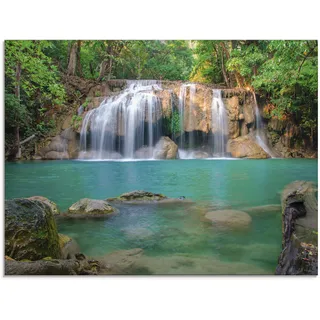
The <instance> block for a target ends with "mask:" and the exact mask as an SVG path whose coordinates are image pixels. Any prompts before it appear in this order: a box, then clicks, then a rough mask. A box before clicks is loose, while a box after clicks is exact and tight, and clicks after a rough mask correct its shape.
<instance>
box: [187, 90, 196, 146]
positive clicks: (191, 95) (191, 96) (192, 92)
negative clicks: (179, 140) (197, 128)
mask: <svg viewBox="0 0 320 320" xmlns="http://www.w3.org/2000/svg"><path fill="white" fill-rule="evenodd" d="M195 95H196V86H195V84H191V85H190V93H189V99H190V100H189V119H188V123H189V129H191V131H189V135H188V137H189V139H188V147H189V149H191V148H194V137H193V129H194V128H193V118H194V115H193V111H194V98H195Z"/></svg>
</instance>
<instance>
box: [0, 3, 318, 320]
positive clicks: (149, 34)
mask: <svg viewBox="0 0 320 320" xmlns="http://www.w3.org/2000/svg"><path fill="white" fill-rule="evenodd" d="M0 6H1V8H0V12H1V18H0V24H1V28H0V32H1V40H5V39H155V40H158V39H223V40H224V39H318V38H319V30H320V26H319V22H318V21H319V17H318V15H319V8H318V6H317V1H308V0H304V1H295V0H291V1H281V0H268V1H258V0H255V1H230V0H228V1H223V0H220V1H219V2H217V1H200V0H197V1H192V2H191V1H190V2H188V1H174V0H171V1H166V0H158V1H152V0H149V1H134V0H132V1H124V0H112V2H111V1H107V0H105V1H94V0H91V1H79V0H78V1H71V0H70V1H67V0H63V1H61V0H55V1H51V2H49V1H36V0H33V1H32V0H31V1H30V0H29V1H27V0H25V1H13V0H11V1H10V2H9V1H8V2H6V3H4V1H2V2H1V4H0ZM1 44H2V50H1V55H2V58H3V41H2V43H1ZM0 72H1V75H3V74H4V73H3V72H4V70H3V63H1V64H0ZM1 84H2V90H1V100H0V101H1V112H4V106H3V100H4V99H3V93H4V89H3V76H2V77H1ZM1 115H2V117H1V122H0V125H1V133H2V135H1V139H2V140H1V142H2V148H1V160H2V159H3V158H4V155H3V149H4V147H3V146H4V113H2V114H1ZM2 161H3V160H2ZM1 179H2V181H4V163H3V164H2V166H1ZM293 179H294V177H293ZM2 188H3V189H2V193H1V196H2V197H3V198H4V197H5V196H4V184H3V185H2ZM3 212H4V210H3V199H1V213H3ZM0 221H1V228H0V231H1V240H2V241H3V239H4V232H3V218H2V219H0ZM3 256H4V245H3V242H2V245H1V257H3ZM1 259H2V258H1ZM1 274H2V275H3V262H2V264H1ZM317 289H319V278H318V277H278V276H268V277H267V276H264V277H254V276H251V277H250V276H246V277H244V276H242V277H234V276H229V277H221V276H219V277H218V276H211V277H209V276H206V277H204V276H202V277H191V276H180V277H155V276H154V277H150V276H149V277H142V276H139V277H138V276H137V277H129V276H121V277H120V276H119V277H65V278H63V277H40V276H39V277H4V278H2V279H1V283H0V294H1V297H0V315H1V316H2V317H1V319H23V320H27V319H33V320H35V319H70V320H72V319H90V320H91V319H95V320H96V319H130V320H131V319H140V320H142V319H149V320H153V319H161V320H165V319H176V320H180V319H183V320H184V319H219V320H220V319H246V320H249V319H255V320H257V319H259V320H260V319H268V320H269V319H272V320H273V319H281V318H282V319H290V320H292V319H300V320H301V319H303V318H307V317H311V318H317V316H316V314H318V313H319V312H318V309H317V305H318V304H317V303H316V301H319V299H318V297H319V291H318V290H317ZM316 290H317V291H316ZM3 316H5V317H3Z"/></svg>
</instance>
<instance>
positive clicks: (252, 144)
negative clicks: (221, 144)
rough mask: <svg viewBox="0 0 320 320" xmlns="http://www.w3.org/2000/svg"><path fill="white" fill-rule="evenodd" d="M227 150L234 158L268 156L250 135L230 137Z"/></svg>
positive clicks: (263, 157)
mask: <svg viewBox="0 0 320 320" xmlns="http://www.w3.org/2000/svg"><path fill="white" fill-rule="evenodd" d="M227 151H228V152H230V153H231V156H232V157H234V158H252V159H266V158H269V157H270V156H269V155H268V154H267V153H266V152H265V151H264V150H263V149H262V148H261V147H260V146H259V145H258V144H257V142H256V141H255V140H254V139H253V138H252V137H251V136H250V135H246V136H241V137H238V138H236V139H230V140H229V141H228V144H227Z"/></svg>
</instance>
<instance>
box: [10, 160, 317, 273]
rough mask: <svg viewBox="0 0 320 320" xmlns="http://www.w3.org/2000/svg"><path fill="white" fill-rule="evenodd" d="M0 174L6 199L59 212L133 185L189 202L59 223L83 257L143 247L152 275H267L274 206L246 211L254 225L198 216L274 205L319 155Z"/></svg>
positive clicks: (73, 164) (39, 167)
mask: <svg viewBox="0 0 320 320" xmlns="http://www.w3.org/2000/svg"><path fill="white" fill-rule="evenodd" d="M5 176H6V181H5V192H6V194H5V196H6V199H9V198H17V197H29V196H33V195H42V196H45V197H48V198H49V199H51V200H53V201H54V202H56V203H57V204H58V205H59V207H60V208H61V210H66V209H67V208H68V207H69V206H70V205H71V204H72V203H74V202H76V201H78V200H79V199H80V198H84V197H86V198H94V199H106V198H109V197H114V196H117V195H119V194H121V193H123V192H128V191H132V190H137V189H140V190H147V191H152V192H159V193H163V194H165V195H167V196H169V197H179V196H185V197H186V198H190V199H192V200H193V201H194V202H195V203H194V204H193V205H191V206H179V205H178V206H154V205H152V206H146V205H144V206H137V205H134V206H123V207H121V208H120V211H121V212H120V214H118V215H116V216H113V217H111V218H109V219H108V220H80V221H75V220H68V221H67V220H64V221H59V223H58V228H59V232H61V233H65V234H67V235H69V236H71V237H72V238H74V239H75V240H76V241H77V242H78V243H79V245H80V248H81V250H82V252H83V253H85V254H87V255H89V256H101V255H105V254H108V253H110V252H113V251H116V250H122V249H132V248H142V249H144V256H143V258H142V259H141V261H140V265H141V264H142V265H143V266H146V267H148V268H149V270H151V273H158V274H166V273H172V274H185V273H188V274H190V273H195V274H212V273H213V274H215V273H216V274H221V273H224V274H229V273H232V274H234V273H247V274H248V273H249V274H250V273H267V274H268V273H269V274H273V273H274V270H275V267H276V265H277V258H278V255H279V253H280V250H281V212H280V210H279V208H277V207H275V208H271V209H270V207H267V208H268V209H265V210H261V209H259V208H256V209H253V210H247V212H248V213H249V214H250V216H251V218H252V223H251V226H250V227H249V228H248V229H245V230H237V229H236V230H232V229H221V228H217V227H214V226H212V224H210V223H208V222H206V221H204V219H203V215H204V214H205V212H208V211H212V210H215V209H225V208H232V209H240V210H241V209H242V210H244V211H245V209H248V208H251V207H257V206H265V205H270V204H272V205H273V204H278V205H279V204H280V192H281V190H282V189H283V187H284V186H285V185H286V184H288V183H290V182H292V181H294V180H310V181H314V182H315V183H317V160H313V159H312V160H309V159H272V160H271V159H268V160H236V161H229V160H173V161H170V160H167V161H134V162H116V161H110V162H109V161H101V162H99V161H94V162H90V161H46V162H42V161H39V162H35V161H34V162H20V163H7V164H6V171H5ZM137 273H138V272H137Z"/></svg>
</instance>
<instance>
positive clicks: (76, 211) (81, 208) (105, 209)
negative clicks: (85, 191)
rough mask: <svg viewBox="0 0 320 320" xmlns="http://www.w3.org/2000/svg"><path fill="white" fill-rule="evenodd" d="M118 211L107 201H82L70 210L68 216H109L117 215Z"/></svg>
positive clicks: (86, 199)
mask: <svg viewBox="0 0 320 320" xmlns="http://www.w3.org/2000/svg"><path fill="white" fill-rule="evenodd" d="M117 212H118V210H117V209H115V208H113V207H112V206H110V204H109V203H108V202H107V201H105V200H95V199H88V198H84V199H80V200H79V201H78V202H76V203H74V204H73V205H72V206H71V207H70V208H69V209H68V214H67V216H70V217H79V218H80V217H97V216H100V217H101V216H108V215H111V214H114V213H117Z"/></svg>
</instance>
